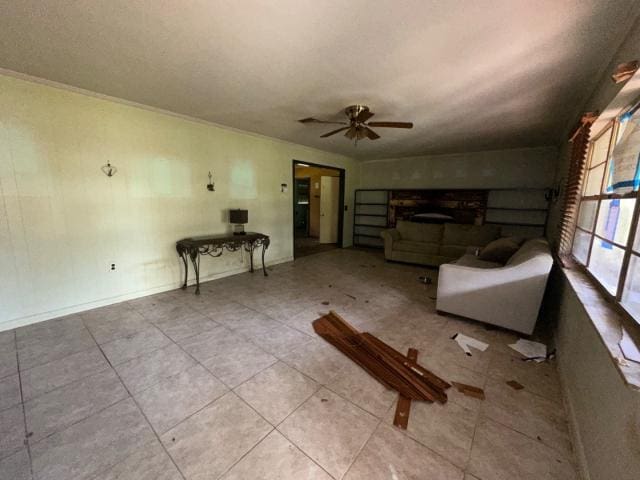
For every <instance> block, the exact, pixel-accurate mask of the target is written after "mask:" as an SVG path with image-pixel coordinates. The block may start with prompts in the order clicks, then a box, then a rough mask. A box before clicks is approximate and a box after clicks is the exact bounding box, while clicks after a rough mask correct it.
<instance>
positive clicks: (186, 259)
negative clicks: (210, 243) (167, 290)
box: [178, 250, 189, 290]
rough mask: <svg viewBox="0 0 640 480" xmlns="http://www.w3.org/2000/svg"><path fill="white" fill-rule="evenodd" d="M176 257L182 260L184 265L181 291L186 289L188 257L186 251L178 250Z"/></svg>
mask: <svg viewBox="0 0 640 480" xmlns="http://www.w3.org/2000/svg"><path fill="white" fill-rule="evenodd" d="M178 255H180V258H182V262H183V263H184V283H183V284H182V287H181V288H182V290H186V289H187V278H188V275H189V258H188V257H189V255H188V254H187V251H186V250H178Z"/></svg>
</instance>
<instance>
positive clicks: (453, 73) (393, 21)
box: [0, 0, 640, 158]
mask: <svg viewBox="0 0 640 480" xmlns="http://www.w3.org/2000/svg"><path fill="white" fill-rule="evenodd" d="M634 4H635V5H634ZM638 5H640V2H637V1H636V0H606V1H604V0H491V1H490V0H483V1H477V0H447V1H442V0H415V1H410V0H393V1H386V0H375V1H373V0H351V1H344V0H340V1H333V0H321V1H318V0H273V1H266V0H263V1H259V0H236V1H220V0H217V1H213V0H209V1H207V0H192V1H187V0H184V1H178V0H162V1H161V0H109V1H87V0H85V1H82V0H75V1H70V0H0V67H4V68H6V69H9V70H14V71H17V72H21V73H26V74H29V75H34V76H37V77H42V78H45V79H48V80H54V81H57V82H62V83H65V84H69V85H73V86H76V87H80V88H84V89H87V90H91V91H94V92H99V93H103V94H107V95H111V96H114V97H119V98H123V99H127V100H131V101H134V102H138V103H142V104H145V105H149V106H153V107H158V108H162V109H166V110H170V111H173V112H176V113H181V114H185V115H190V116H193V117H197V118H201V119H204V120H208V121H212V122H216V123H219V124H222V125H227V126H231V127H236V128H239V129H242V130H247V131H251V132H257V133H261V134H264V135H268V136H272V137H277V138H281V139H285V140H289V141H291V142H295V143H300V144H305V145H310V146H313V147H317V148H320V149H323V150H328V151H333V152H339V153H343V154H346V155H349V156H355V157H358V158H383V157H399V156H409V155H419V154H423V153H446V152H459V151H478V150H488V149H498V148H510V147H525V146H540V145H552V144H556V143H557V142H558V141H559V138H560V137H559V136H560V134H561V132H562V130H563V128H564V127H565V126H566V124H567V123H568V122H569V121H570V117H571V116H572V114H573V113H575V111H576V106H578V108H579V106H580V104H581V102H583V101H584V100H585V99H586V97H587V96H588V94H590V93H591V90H592V89H593V87H594V85H595V83H596V82H597V80H599V76H600V75H601V73H602V69H603V67H604V66H605V65H606V64H607V63H608V61H609V59H610V57H611V56H612V54H613V50H614V49H615V48H617V46H618V45H619V43H620V42H621V40H622V39H623V37H624V35H625V34H626V33H627V32H628V30H629V28H630V27H631V25H632V22H633V21H634V20H635V18H636V17H637V16H638V14H639V13H640V9H639V8H638ZM353 103H365V104H367V105H369V106H370V107H371V109H372V110H373V111H374V112H375V113H376V116H375V118H374V119H372V120H400V121H413V122H414V124H415V127H414V129H413V130H394V129H383V128H378V129H376V131H377V132H378V133H379V134H380V135H382V138H381V139H379V140H376V141H375V142H372V141H368V140H365V141H362V142H360V143H359V144H358V146H357V147H354V146H353V143H352V142H349V141H348V140H347V139H346V138H344V137H343V136H342V135H336V136H335V137H332V138H330V139H321V138H319V136H320V135H321V134H322V133H325V132H326V131H328V130H332V128H331V126H328V128H325V127H326V126H323V125H302V124H300V123H298V122H297V121H296V120H298V119H300V118H304V117H308V116H314V117H318V118H325V119H339V120H341V119H342V114H341V111H342V109H343V108H344V107H346V106H347V105H350V104H353Z"/></svg>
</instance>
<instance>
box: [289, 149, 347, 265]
mask: <svg viewBox="0 0 640 480" xmlns="http://www.w3.org/2000/svg"><path fill="white" fill-rule="evenodd" d="M300 163H302V164H304V165H309V166H310V167H317V168H328V169H330V170H336V171H337V172H338V173H339V176H338V178H339V179H340V187H339V190H340V194H339V197H338V248H343V244H342V242H343V239H344V190H345V176H346V175H345V169H344V168H340V167H334V166H332V165H322V164H320V163H312V162H306V161H304V160H296V159H293V160H292V161H291V179H292V186H293V187H294V188H295V182H296V165H298V164H300ZM292 190H293V189H292ZM291 196H292V197H293V200H292V201H291V206H292V214H293V219H292V220H291V227H292V231H291V241H292V244H291V246H292V248H293V258H294V259H295V257H296V243H295V242H296V238H295V236H296V229H295V215H296V196H295V195H294V194H293V192H292V195H291Z"/></svg>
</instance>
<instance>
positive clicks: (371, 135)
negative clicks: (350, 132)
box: [364, 127, 380, 140]
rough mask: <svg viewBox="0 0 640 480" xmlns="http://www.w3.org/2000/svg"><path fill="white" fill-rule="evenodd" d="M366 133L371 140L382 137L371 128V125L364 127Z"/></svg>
mask: <svg viewBox="0 0 640 480" xmlns="http://www.w3.org/2000/svg"><path fill="white" fill-rule="evenodd" d="M364 133H365V135H366V136H367V138H368V139H369V140H377V139H379V138H380V135H378V134H377V133H376V132H374V131H373V130H371V129H370V128H369V127H364Z"/></svg>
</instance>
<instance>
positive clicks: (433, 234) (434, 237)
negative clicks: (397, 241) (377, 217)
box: [396, 220, 443, 243]
mask: <svg viewBox="0 0 640 480" xmlns="http://www.w3.org/2000/svg"><path fill="white" fill-rule="evenodd" d="M396 230H398V232H399V233H400V238H401V240H409V241H411V242H431V243H440V242H441V241H442V230H443V228H442V225H434V224H428V223H413V222H406V221H404V220H398V222H397V224H396Z"/></svg>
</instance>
